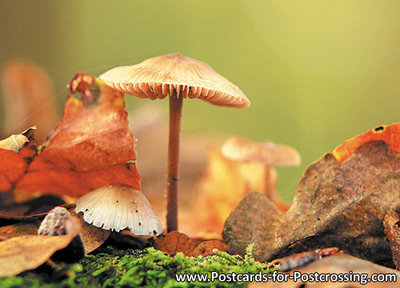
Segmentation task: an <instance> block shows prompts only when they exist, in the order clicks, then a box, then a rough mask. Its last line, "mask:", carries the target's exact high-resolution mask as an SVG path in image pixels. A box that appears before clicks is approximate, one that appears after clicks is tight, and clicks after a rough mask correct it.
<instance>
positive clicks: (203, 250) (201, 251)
mask: <svg viewBox="0 0 400 288" xmlns="http://www.w3.org/2000/svg"><path fill="white" fill-rule="evenodd" d="M214 249H217V250H219V251H225V247H224V243H222V241H220V240H208V241H204V242H202V243H200V244H199V245H198V246H197V247H196V248H195V249H194V250H193V251H192V253H191V255H190V256H193V257H197V256H200V255H201V256H204V257H205V256H212V255H215V254H214V252H213V250H214Z"/></svg>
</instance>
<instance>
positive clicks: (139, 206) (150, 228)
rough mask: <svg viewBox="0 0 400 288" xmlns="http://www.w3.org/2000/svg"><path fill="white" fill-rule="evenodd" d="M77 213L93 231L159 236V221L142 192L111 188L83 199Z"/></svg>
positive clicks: (130, 188) (78, 204)
mask: <svg viewBox="0 0 400 288" xmlns="http://www.w3.org/2000/svg"><path fill="white" fill-rule="evenodd" d="M75 211H76V213H79V212H82V213H83V219H84V220H85V221H86V222H87V223H89V224H92V225H94V226H96V227H99V228H103V229H105V230H114V231H116V232H119V231H121V230H124V229H129V230H130V231H131V232H132V233H134V234H136V235H145V236H156V235H159V234H161V233H162V230H163V228H162V225H161V221H160V219H159V218H158V216H157V214H156V213H155V212H154V211H153V209H152V208H151V206H150V203H149V201H148V200H147V199H146V198H145V196H144V195H143V193H142V192H140V191H138V190H135V189H134V188H133V187H131V186H129V185H124V184H110V185H106V186H103V187H100V188H97V189H96V190H94V191H92V192H90V193H88V194H86V195H84V196H82V197H81V198H80V199H79V200H78V201H77V202H76V208H75Z"/></svg>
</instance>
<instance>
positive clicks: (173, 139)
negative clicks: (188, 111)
mask: <svg viewBox="0 0 400 288" xmlns="http://www.w3.org/2000/svg"><path fill="white" fill-rule="evenodd" d="M182 100H183V98H182V96H177V94H176V92H174V95H172V96H171V97H169V142H168V178H167V181H168V183H167V231H168V232H171V231H177V230H178V179H179V137H180V133H181V114H182Z"/></svg>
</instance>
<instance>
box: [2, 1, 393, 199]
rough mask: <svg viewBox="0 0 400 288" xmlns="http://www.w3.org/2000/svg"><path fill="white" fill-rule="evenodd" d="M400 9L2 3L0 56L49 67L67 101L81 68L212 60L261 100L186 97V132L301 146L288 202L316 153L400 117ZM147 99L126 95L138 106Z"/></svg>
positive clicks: (378, 5) (287, 173)
mask: <svg viewBox="0 0 400 288" xmlns="http://www.w3.org/2000/svg"><path fill="white" fill-rule="evenodd" d="M399 15H400V2H399V1H372V0H364V1H343V0H341V1H321V0H318V1H316V0H315V1H282V0H281V1H237V0H236V1H235V0H230V1H211V0H203V1H166V0H162V1H161V0H157V1H98V0H96V1H94V0H93V1H0V21H1V26H0V65H3V64H4V63H5V62H6V61H7V60H8V59H11V58H14V57H22V58H27V59H31V60H33V61H35V62H36V63H37V64H39V65H41V66H42V67H43V68H44V69H46V70H47V71H49V73H50V74H51V76H52V78H53V80H54V83H55V88H56V91H57V97H58V101H59V103H60V106H61V105H62V103H63V101H64V99H65V96H66V93H67V90H66V89H65V85H66V83H67V82H68V81H69V80H70V79H71V78H72V76H73V75H74V73H75V72H76V71H82V72H87V73H90V74H93V75H99V74H101V73H102V72H104V71H106V70H107V69H108V68H111V67H114V66H118V65H124V64H136V63H138V62H141V61H142V60H144V59H146V58H148V57H152V56H157V55H161V54H167V53H171V52H181V53H182V54H183V55H186V56H190V57H193V58H196V59H199V60H202V61H204V62H207V63H209V64H210V65H211V66H212V67H213V68H214V69H215V70H216V71H217V72H219V73H221V74H222V75H224V76H225V77H227V78H228V79H229V80H231V81H232V82H233V83H235V84H237V85H238V86H239V87H240V88H241V89H242V90H243V91H244V92H245V94H246V95H247V96H248V98H249V99H250V100H251V102H252V106H251V107H250V108H248V109H243V110H237V109H231V108H220V107H215V106H212V105H209V104H207V103H203V102H202V101H196V100H193V101H186V102H185V105H184V119H183V128H184V130H192V129H197V130H202V131H212V132H214V133H215V132H216V133H221V134H223V135H227V136H229V135H233V134H236V135H241V136H245V137H248V138H250V139H253V140H257V141H262V140H265V139H271V140H273V141H275V142H278V143H285V144H288V145H291V146H293V147H295V148H296V149H297V150H299V151H300V153H301V155H302V158H303V165H302V167H300V168H282V169H279V173H280V184H279V190H280V192H281V194H282V195H283V197H284V198H285V199H286V200H290V199H292V197H293V195H294V191H295V186H296V184H297V181H298V179H299V178H300V177H301V174H302V173H303V171H304V169H305V168H306V167H307V166H308V165H309V164H310V163H311V162H313V161H315V160H317V159H318V158H320V157H321V156H322V155H323V154H324V153H325V152H327V151H331V150H332V149H333V148H334V147H335V146H336V145H338V144H340V143H342V142H343V141H344V140H345V139H347V138H349V137H352V136H354V135H356V134H359V133H361V132H364V131H366V130H368V129H370V128H373V127H375V126H377V125H379V124H389V123H393V122H397V121H399V115H398V110H399V105H400V97H399V95H400V81H399V76H400V53H399V52H400V49H399V47H400V17H399ZM143 101H148V100H141V99H138V98H136V97H128V104H129V105H130V106H134V105H137V104H139V103H143ZM167 105H168V104H167V101H165V107H166V108H167ZM1 109H4V107H1ZM0 111H2V110H0ZM3 111H4V110H3Z"/></svg>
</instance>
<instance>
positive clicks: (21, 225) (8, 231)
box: [0, 216, 44, 238]
mask: <svg viewBox="0 0 400 288" xmlns="http://www.w3.org/2000/svg"><path fill="white" fill-rule="evenodd" d="M43 217H44V216H43ZM41 221H42V219H28V220H24V221H19V222H17V223H13V224H12V225H6V226H2V227H0V235H1V236H3V237H7V238H13V237H17V236H24V235H36V234H37V230H38V228H39V226H40V222H41Z"/></svg>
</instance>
